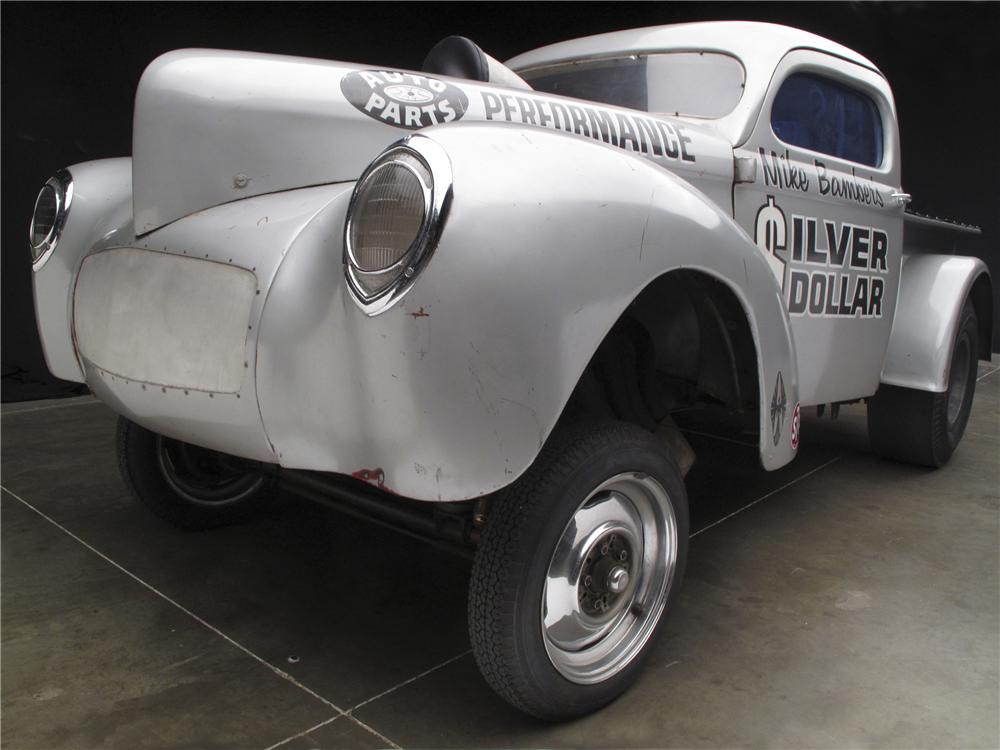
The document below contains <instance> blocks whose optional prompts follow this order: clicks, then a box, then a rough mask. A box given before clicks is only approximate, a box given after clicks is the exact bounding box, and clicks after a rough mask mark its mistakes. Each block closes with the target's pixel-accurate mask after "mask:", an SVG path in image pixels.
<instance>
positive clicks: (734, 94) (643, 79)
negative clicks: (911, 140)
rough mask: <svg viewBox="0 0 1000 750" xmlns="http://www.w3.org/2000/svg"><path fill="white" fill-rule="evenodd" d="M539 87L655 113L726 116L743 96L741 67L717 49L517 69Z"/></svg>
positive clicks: (576, 97)
mask: <svg viewBox="0 0 1000 750" xmlns="http://www.w3.org/2000/svg"><path fill="white" fill-rule="evenodd" d="M518 75H520V76H521V77H522V78H523V79H524V80H525V81H527V82H528V83H529V84H531V86H532V88H534V89H536V90H537V91H545V92H547V93H549V94H559V95H561V96H571V97H573V98H575V99H586V100H588V101H594V102H601V103H603V104H611V105H614V106H618V107H628V108H629V109H638V110H642V111H644V112H654V113H657V114H669V115H680V116H688V117H722V116H723V115H727V114H729V113H730V112H732V111H733V109H734V108H735V107H736V105H737V103H739V101H740V97H741V96H742V95H743V82H744V74H743V66H742V65H741V64H740V62H739V61H738V60H737V59H736V58H735V57H730V56H729V55H723V54H721V53H718V52H670V53H664V54H655V55H629V56H628V57H611V58H604V59H601V60H585V61H578V62H568V63H559V64H557V65H545V66H543V67H539V68H528V69H527V70H520V71H518Z"/></svg>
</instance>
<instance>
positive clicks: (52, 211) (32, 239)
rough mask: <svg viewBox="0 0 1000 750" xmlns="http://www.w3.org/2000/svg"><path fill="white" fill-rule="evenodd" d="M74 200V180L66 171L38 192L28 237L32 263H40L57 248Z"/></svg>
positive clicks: (62, 171) (61, 171)
mask: <svg viewBox="0 0 1000 750" xmlns="http://www.w3.org/2000/svg"><path fill="white" fill-rule="evenodd" d="M72 198H73V179H72V177H71V176H70V174H69V172H67V171H66V170H60V171H59V172H58V173H57V174H56V176H55V177H52V178H51V179H50V180H49V181H48V182H46V183H45V184H44V185H43V186H42V189H41V190H40V191H39V192H38V197H37V198H35V210H34V213H32V215H31V230H30V232H29V235H28V240H29V243H30V244H31V260H32V262H38V261H39V260H40V259H41V257H42V256H43V255H45V253H46V252H48V251H49V250H51V249H52V248H53V247H55V244H56V241H57V240H58V239H59V234H60V232H61V231H62V227H63V224H64V223H65V221H66V214H67V212H68V211H69V204H70V201H71V200H72Z"/></svg>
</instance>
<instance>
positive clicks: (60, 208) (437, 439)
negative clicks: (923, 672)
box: [31, 22, 993, 719]
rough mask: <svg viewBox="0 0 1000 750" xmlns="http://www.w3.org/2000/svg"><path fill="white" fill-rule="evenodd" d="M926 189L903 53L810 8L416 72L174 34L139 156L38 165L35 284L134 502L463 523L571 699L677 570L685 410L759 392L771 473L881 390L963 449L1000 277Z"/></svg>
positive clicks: (483, 620) (523, 692)
mask: <svg viewBox="0 0 1000 750" xmlns="http://www.w3.org/2000/svg"><path fill="white" fill-rule="evenodd" d="M908 201H909V196H908V195H907V194H906V193H905V192H904V191H903V188H902V186H901V184H900V149H899V132H898V129H897V125H896V111H895V108H894V104H893V98H892V93H891V91H890V88H889V84H888V82H887V81H886V79H885V78H884V77H883V75H882V74H881V73H880V72H879V70H878V68H877V67H876V66H875V65H874V64H873V63H872V62H870V61H869V60H867V59H865V58H864V57H862V56H861V55H858V54H857V53H855V52H853V51H851V50H849V49H846V48H845V47H842V46H840V45H839V44H835V43H833V42H831V41H828V40H826V39H822V38H820V37H818V36H815V35H812V34H809V33H806V32H803V31H799V30H796V29H791V28H786V27H781V26H773V25H768V24H759V23H737V22H733V23H728V22H727V23H695V24H684V25H676V26H663V27H657V28H646V29H636V30H632V31H620V32H614V33H609V34H602V35H599V36H594V37H588V38H585V39H575V40H572V41H567V42H563V43H560V44H554V45H551V46H548V47H544V48H542V49H538V50H534V51H532V52H527V53H525V54H523V55H520V56H518V57H516V58H514V59H512V60H509V61H508V62H507V63H506V64H501V63H499V62H497V61H496V60H494V59H493V58H491V57H489V56H488V55H486V54H485V53H484V52H483V51H482V50H480V49H479V48H478V47H477V46H476V45H475V44H473V43H472V42H470V41H469V40H467V39H464V38H462V37H449V38H447V39H445V40H444V41H443V42H441V43H440V44H438V45H437V46H436V47H435V48H434V49H433V50H431V52H430V54H429V55H428V56H427V59H426V61H425V64H424V66H423V70H422V71H420V72H415V71H403V70H387V69H384V68H379V67H377V66H375V67H373V66H361V65H354V64H347V63H342V62H331V61H325V60H312V59H301V58H293V57H280V56H273V55H264V54H252V53H242V52H226V51H219V50H199V49H189V50H180V51H176V52H171V53H169V54H166V55H163V56H162V57H160V58H158V59H156V60H155V61H153V62H152V63H151V64H150V66H149V67H148V68H147V70H146V72H145V74H144V75H143V77H142V81H141V83H140V84H139V88H138V92H137V95H136V102H135V121H134V144H133V152H132V156H131V158H121V159H109V160H103V161H95V162H88V163H84V164H77V165H75V166H71V167H69V168H68V169H66V170H64V171H61V172H59V173H58V174H57V175H56V176H55V177H53V178H52V179H51V180H50V181H49V182H48V183H46V185H45V186H44V187H43V188H42V190H41V193H40V194H39V196H38V200H37V204H36V207H35V213H34V217H33V219H32V224H31V247H32V253H33V257H34V285H35V293H36V294H35V299H36V311H37V318H38V324H39V329H40V331H41V336H42V341H43V345H44V350H45V355H46V358H47V362H48V365H49V368H50V369H51V370H52V372H53V373H54V374H55V375H57V376H59V377H62V378H66V379H69V380H74V381H79V382H82V383H86V384H87V385H88V386H89V387H90V389H91V390H92V391H93V393H94V394H95V395H96V396H97V397H98V398H99V399H101V400H102V401H104V402H105V403H106V404H108V405H109V406H110V407H111V408H112V409H114V410H115V411H116V412H118V413H119V414H120V415H121V420H120V426H119V433H118V446H117V448H118V455H119V461H120V465H121V469H122V474H123V476H124V479H125V482H126V484H127V485H128V487H129V489H130V491H131V492H132V493H133V494H134V495H135V497H136V498H137V499H138V500H139V501H141V502H143V503H145V504H146V505H148V506H149V507H150V508H151V509H152V510H153V511H154V512H156V513H158V514H159V515H161V516H162V517H164V518H166V519H168V520H170V521H172V522H174V523H176V524H178V525H180V526H183V527H186V528H205V527H209V526H215V525H218V524H221V523H224V522H227V521H230V520H232V519H234V518H236V517H238V516H240V515H242V514H244V513H245V512H247V511H248V510H249V509H252V508H253V507H254V506H255V505H256V504H258V503H260V502H261V501H262V500H263V499H264V498H265V497H267V496H269V495H270V494H271V493H272V491H273V489H274V487H275V485H276V484H277V483H281V484H283V485H284V486H286V487H289V488H291V489H293V490H295V491H297V492H300V493H302V494H306V495H309V496H311V497H315V498H316V499H320V500H324V501H326V502H331V503H335V504H337V505H338V506H339V507H341V508H343V509H345V510H347V511H349V512H354V513H360V514H364V515H366V516H369V517H372V518H375V519H378V520H380V521H382V522H387V523H393V524H395V525H397V526H400V527H403V528H406V529H407V530H409V531H410V532H413V533H420V534H423V535H433V536H436V537H438V538H442V539H444V540H446V541H448V542H449V543H452V544H455V545H466V549H469V550H474V554H475V564H474V568H473V572H472V580H471V591H470V597H469V624H470V633H471V640H472V646H473V651H474V653H475V657H476V659H477V661H478V663H479V665H480V667H481V670H482V672H483V675H484V676H485V678H486V679H487V681H488V682H489V683H490V684H491V685H492V686H493V688H494V689H495V690H496V691H497V692H498V693H499V694H500V695H501V696H502V697H503V698H505V699H506V700H508V701H509V702H510V703H512V704H513V705H514V706H516V707H518V708H520V709H522V710H524V711H527V712H529V713H531V714H534V715H536V716H539V717H543V718H547V719H561V718H566V717H571V716H575V715H579V714H582V713H585V712H588V711H592V710H594V709H596V708H598V707H600V706H602V705H604V704H606V703H607V702H609V701H610V700H612V699H614V698H615V697H616V696H617V695H619V694H620V693H621V692H622V691H624V690H625V689H626V688H627V686H628V685H629V684H630V683H631V682H632V681H633V680H634V679H635V678H636V675H637V672H638V670H639V669H640V667H641V663H642V661H643V657H644V656H645V655H646V654H648V653H649V651H650V649H651V647H652V644H653V642H654V640H655V637H656V634H657V632H658V631H659V630H660V629H661V625H662V622H663V616H664V614H665V613H666V612H668V611H669V610H670V609H671V606H672V602H673V601H674V598H675V595H676V593H677V590H678V588H679V585H680V581H681V578H682V575H683V571H684V563H685V558H686V552H687V538H688V505H687V496H686V494H685V487H684V474H685V472H686V470H687V469H688V468H689V467H690V465H691V462H692V460H693V459H694V456H693V455H692V451H691V448H690V446H689V445H688V444H687V443H686V441H685V439H684V436H683V433H682V432H681V431H680V430H679V429H678V426H677V424H676V422H675V421H674V417H673V416H672V415H674V414H676V413H677V412H679V411H680V410H690V409H702V410H706V411H713V412H716V413H718V415H719V416H720V417H725V418H729V419H733V420H744V421H746V422H750V423H751V424H753V425H755V432H756V433H758V434H759V446H760V461H761V464H762V465H763V468H764V469H767V470H773V469H777V468H779V467H781V466H783V465H785V464H787V463H788V462H789V461H791V460H792V459H793V458H794V457H795V454H796V451H797V448H798V445H799V440H800V437H801V429H800V413H801V409H802V408H803V407H806V406H817V407H820V408H822V407H823V406H824V405H827V404H830V405H833V406H834V407H835V406H836V405H839V404H841V403H844V402H849V401H858V400H861V399H864V400H866V401H867V404H868V418H869V425H870V427H869V433H870V437H871V445H872V448H873V449H874V450H875V451H877V452H878V453H880V454H882V455H884V456H886V457H889V458H893V459H898V460H903V461H910V462H915V463H919V464H925V465H930V466H939V465H941V464H943V463H944V462H945V461H947V460H948V458H949V456H950V455H951V453H952V452H953V451H954V450H955V447H956V445H957V444H958V442H959V440H960V439H961V437H962V433H963V430H964V428H965V425H966V421H967V419H968V416H969V410H970V406H971V402H972V397H973V390H974V388H975V371H976V360H977V358H985V357H988V356H989V351H990V341H991V336H992V331H991V325H992V321H993V315H992V300H993V295H992V291H991V282H990V278H989V276H988V274H987V271H986V268H985V267H984V265H983V263H982V262H980V261H979V260H976V259H974V258H969V257H959V256H955V255H951V254H942V253H939V252H935V247H937V246H941V247H944V246H946V244H947V243H946V242H945V241H943V240H940V238H941V237H946V236H947V233H949V232H951V233H955V232H959V233H961V232H975V231H976V230H975V229H974V228H971V227H966V226H959V225H952V224H944V223H942V222H938V221H933V220H930V219H927V218H924V217H919V216H916V215H911V214H908V213H907V212H906V204H907V202H908ZM806 439H808V437H807V438H806Z"/></svg>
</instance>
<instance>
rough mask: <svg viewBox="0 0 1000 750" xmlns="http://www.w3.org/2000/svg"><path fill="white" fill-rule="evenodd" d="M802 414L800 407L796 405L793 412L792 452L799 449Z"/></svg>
mask: <svg viewBox="0 0 1000 750" xmlns="http://www.w3.org/2000/svg"><path fill="white" fill-rule="evenodd" d="M801 419H802V413H801V411H800V410H799V405H798V404H795V411H793V412H792V450H793V451H794V450H798V448H799V430H800V428H801Z"/></svg>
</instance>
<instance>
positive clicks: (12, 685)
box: [0, 358, 1000, 750]
mask: <svg viewBox="0 0 1000 750" xmlns="http://www.w3.org/2000/svg"><path fill="white" fill-rule="evenodd" d="M998 370H1000V359H997V358H995V360H994V362H993V363H992V364H982V365H981V367H980V380H979V383H978V386H977V394H976V401H975V405H974V408H973V413H972V418H971V420H970V423H969V427H968V430H967V432H966V437H965V440H964V441H963V443H962V445H961V446H960V447H959V449H958V451H957V452H956V454H955V456H954V457H953V459H952V461H951V463H950V464H949V465H948V466H946V467H945V468H943V469H941V470H939V471H927V470H923V469H918V468H913V467H908V466H902V465H897V464H892V463H887V462H883V461H880V460H878V459H876V458H874V457H873V456H872V455H870V454H869V452H868V446H867V438H866V433H865V422H864V409H863V407H860V406H853V407H848V408H845V409H844V410H843V411H842V412H841V415H840V419H839V420H837V421H835V422H832V421H830V420H829V418H825V419H823V420H818V419H816V418H815V417H807V418H805V419H804V420H803V422H804V424H803V438H802V448H801V451H800V455H799V457H798V459H797V460H796V461H795V462H793V464H792V465H791V466H789V467H786V468H785V469H783V470H781V471H779V472H776V473H772V474H768V473H765V472H763V471H762V470H760V469H759V468H758V467H757V463H756V455H755V454H756V451H755V449H754V448H753V447H752V446H748V445H745V444H741V443H742V441H741V440H740V439H739V438H737V442H727V441H723V440H719V439H717V438H715V437H708V436H706V435H698V434H692V435H690V439H691V442H692V444H693V445H694V446H695V448H696V450H698V453H699V461H698V464H697V465H696V467H695V469H694V470H693V471H692V473H691V475H690V477H689V486H690V489H689V491H690V495H691V502H692V513H693V521H694V526H693V528H694V529H695V530H696V538H695V539H694V540H693V541H692V543H691V551H690V561H689V563H688V575H687V580H686V582H685V584H684V589H683V592H682V596H681V597H680V601H679V605H678V607H677V608H676V610H675V611H674V612H673V614H672V617H671V619H670V621H669V623H668V625H667V630H666V633H665V635H664V637H663V638H662V639H661V641H660V642H659V643H658V645H657V647H656V650H655V653H654V654H653V656H652V659H651V660H650V662H649V665H648V667H647V669H646V670H645V672H644V673H643V674H642V676H641V678H640V680H639V682H638V684H637V685H636V686H635V687H634V688H633V689H632V690H631V691H630V692H629V693H627V694H626V695H625V696H624V697H623V698H621V699H620V700H618V701H617V702H616V703H614V704H613V705H611V706H609V707H608V708H606V709H605V710H604V711H602V712H600V713H598V714H596V715H594V716H590V717H587V718H585V719H581V720H579V721H576V722H572V723H569V724H564V725H558V726H553V725H546V724H542V723H539V722H537V721H534V720H531V719H528V718H526V717H524V716H522V715H520V714H518V713H516V712H515V711H513V710H512V709H510V708H508V707H507V706H506V704H504V703H503V702H501V701H500V700H499V699H498V698H496V697H494V695H493V694H492V693H491V692H490V690H489V688H487V686H486V685H485V683H484V682H483V681H482V680H481V679H480V677H479V675H478V673H477V671H476V667H475V664H474V662H473V660H472V657H471V655H470V654H469V651H468V648H469V645H468V639H467V636H466V618H465V591H466V586H467V582H468V575H469V564H468V563H467V562H466V561H463V560H461V559H457V558H454V557H451V556H449V555H448V554H446V553H444V552H439V551H437V550H435V549H433V548H430V547H428V546H426V545H424V544H422V543H420V542H417V541H415V540H412V539H409V538H408V537H405V536H401V535H398V534H395V533H393V532H391V531H388V530H384V529H382V528H380V527H378V526H374V525H371V524H367V523H364V522H360V521H354V520H351V519H348V518H345V517H343V516H340V515H338V514H337V513H335V512H333V511H330V510H326V509H323V508H320V507H318V506H314V505H310V504H308V503H305V502H303V501H297V500H294V499H286V500H285V501H284V502H282V503H281V504H279V505H278V506H276V507H275V508H274V509H273V511H272V512H270V513H269V515H268V516H267V517H264V518H260V519H256V520H254V521H252V522H249V523H246V524H243V525H241V526H238V527H234V528H230V529H224V530H221V531H215V532H210V533H201V534H190V533H183V532H179V531H175V530H174V529H172V528H171V527H169V526H166V525H165V524H163V523H162V522H160V521H158V520H157V519H155V518H154V517H152V516H151V515H149V514H148V513H147V512H146V511H144V510H143V509H142V508H140V507H137V506H136V505H134V504H133V503H132V502H131V501H130V500H129V499H128V498H127V497H126V495H125V490H124V487H123V485H122V483H121V480H120V479H119V478H118V474H117V471H116V467H115V457H114V450H113V441H112V438H113V434H114V425H115V418H114V415H113V414H112V413H111V412H110V411H108V410H107V409H106V408H105V407H104V406H103V405H100V404H98V403H96V402H93V401H92V400H91V399H89V398H85V399H82V400H81V399H74V400H71V401H64V402H42V403H39V402H36V403H25V404H16V405H10V406H7V405H5V406H4V409H3V419H2V427H3V462H2V469H3V476H2V482H3V496H2V504H0V508H2V511H0V512H2V563H3V569H2V587H3V589H2V610H3V611H2V653H0V656H2V712H3V713H2V719H3V722H2V734H0V740H2V744H3V745H4V747H6V748H10V749H11V750H17V749H18V748H75V747H84V748H91V747H106V748H129V749H131V748H146V747H150V748H152V747H164V748H166V747H169V748H179V747H196V748H268V747H275V746H282V747H285V748H289V750H292V749H302V748H318V747H322V748H339V747H351V748H367V747H385V746H391V747H397V746H402V747H407V748H409V747H439V748H444V747H650V748H652V747H656V748H661V747H748V746H768V747H786V748H792V747H817V748H820V747H830V748H833V747H836V748H841V747H906V748H916V747H928V748H932V747H933V748H942V747H948V748H959V747H961V748H974V747H975V748H996V747H998V746H1000V726H998V720H1000V719H998V717H1000V708H998V706H1000V695H998V671H1000V666H998V665H1000V557H998V555H1000V552H998V540H1000V468H998V465H1000V372H998ZM741 509H743V510H744V511H745V512H740V511H741ZM730 514H735V515H732V516H730Z"/></svg>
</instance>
